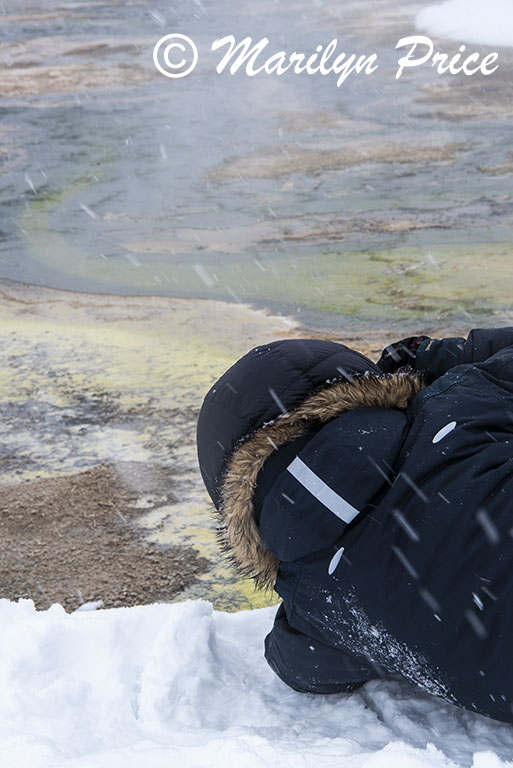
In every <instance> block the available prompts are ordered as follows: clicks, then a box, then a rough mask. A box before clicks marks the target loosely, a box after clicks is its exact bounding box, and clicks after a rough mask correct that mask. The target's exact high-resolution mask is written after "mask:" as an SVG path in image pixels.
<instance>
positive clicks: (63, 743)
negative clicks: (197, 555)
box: [0, 600, 513, 768]
mask: <svg viewBox="0 0 513 768" xmlns="http://www.w3.org/2000/svg"><path fill="white" fill-rule="evenodd" d="M274 611H275V609H274V608H264V609H261V610H255V611H244V612H240V613H235V614H228V613H220V612H216V611H214V610H213V608H212V605H211V604H210V603H208V602H204V601H187V602H184V603H178V604H172V605H169V604H158V605H151V606H141V607H136V608H118V609H113V610H101V611H79V612H76V613H72V614H67V613H65V611H64V610H63V608H61V607H60V606H58V605H54V606H52V608H50V609H49V610H48V611H36V610H35V609H34V605H33V603H32V602H31V601H30V600H21V601H20V602H18V603H13V602H9V601H7V600H0V648H1V653H0V763H1V765H2V766H8V768H28V767H30V768H60V767H61V766H66V767H67V768H141V767H143V768H174V767H175V766H176V768H189V767H190V768H193V767H194V768H203V767H206V768H214V767H215V768H267V766H270V767H272V768H273V767H274V766H276V767H277V768H278V766H279V768H289V766H290V768H292V767H294V768H306V767H307V766H308V768H310V767H311V766H317V765H322V766H323V768H331V767H332V766H333V767H334V766H337V768H340V767H343V768H356V767H357V766H358V767H359V766H365V768H426V766H430V767H431V768H442V767H443V768H454V766H465V767H466V768H467V767H468V768H470V766H472V767H473V768H498V767H499V766H505V765H509V766H511V765H513V763H508V762H504V761H507V760H508V759H510V758H511V757H513V727H511V726H509V725H505V724H501V723H497V722H493V721H491V720H487V719H486V718H483V717H479V716H478V715H474V714H471V713H468V712H464V711H463V710H460V709H457V708H455V707H452V706H450V705H448V704H445V703H444V702H442V701H441V700H439V699H437V698H434V697H430V696H428V695H427V694H422V693H419V692H418V691H417V690H416V689H415V688H413V687H411V686H409V685H408V684H406V683H405V684H399V683H383V682H372V683H368V684H367V685H366V686H364V688H362V689H361V690H360V691H358V692H354V693H353V694H339V695H334V696H314V695H310V694H300V693H296V692H295V691H293V690H291V689H290V688H288V687H287V686H286V685H284V684H283V683H282V682H281V681H280V680H279V679H278V678H277V677H276V676H275V675H274V673H273V672H272V671H271V670H270V669H269V668H268V666H267V664H266V662H265V660H264V658H263V654H262V647H263V639H264V637H265V635H266V633H267V632H268V631H269V628H270V626H271V625H272V620H273V615H274Z"/></svg>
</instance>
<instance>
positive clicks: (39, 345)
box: [0, 0, 513, 610]
mask: <svg viewBox="0 0 513 768" xmlns="http://www.w3.org/2000/svg"><path fill="white" fill-rule="evenodd" d="M423 5H424V3H420V2H416V0H411V2H404V3H401V4H397V3H395V2H392V0H377V2H376V1H374V2H370V1H369V2H362V1H361V0H349V1H348V2H344V3H332V2H318V3H315V4H312V3H307V2H306V0H293V2H291V3H287V4H285V3H277V2H271V0H269V2H267V0H264V2H261V3H259V4H258V8H255V5H254V4H253V3H250V2H249V0H243V1H242V2H241V3H237V5H236V6H234V5H233V4H229V3H224V2H219V1H218V0H216V2H214V0H203V2H198V0H194V2H192V1H191V2H184V3H181V4H180V5H170V4H169V3H167V2H160V1H159V0H155V1H153V0H152V2H150V3H148V2H145V0H132V2H121V0H106V1H105V2H96V1H95V0H83V1H82V2H73V3H71V2H69V3H66V4H65V5H63V4H62V3H60V2H58V0H45V1H44V2H43V0H30V2H29V0H12V2H9V3H6V2H4V3H1V2H0V22H1V28H2V39H1V41H0V68H1V77H0V280H2V282H1V283H0V322H1V325H0V334H1V342H2V343H1V346H0V360H1V365H0V416H1V419H0V483H2V489H1V490H2V494H1V497H0V499H1V500H0V507H1V531H0V534H1V535H2V539H3V541H5V542H8V546H7V547H6V548H5V552H6V554H5V556H3V557H2V561H1V563H0V595H3V596H8V597H16V596H17V595H19V596H31V597H32V598H33V599H34V600H35V601H36V604H37V605H38V606H40V607H46V606H47V605H48V604H49V603H51V602H53V601H55V600H58V601H60V602H62V603H63V604H64V605H65V606H66V607H67V608H68V609H70V610H71V609H74V608H76V607H78V606H79V605H80V604H82V602H88V601H96V600H103V603H104V604H105V605H117V604H132V603H134V602H152V601H154V600H156V599H165V600H175V599H183V598H184V597H205V598H207V599H211V600H213V602H214V604H215V605H216V607H220V608H228V609H231V610H233V609H236V608H240V607H248V606H250V605H261V604H264V603H265V598H262V597H259V598H256V597H255V595H254V594H253V591H252V587H251V585H250V584H249V585H248V584H247V583H244V582H241V581H240V580H238V579H237V577H236V576H235V574H234V573H233V572H232V571H231V570H230V569H229V568H228V567H227V566H226V565H225V564H224V563H223V562H222V560H221V559H220V557H219V553H218V552H217V548H216V544H215V538H214V533H213V520H212V517H211V509H210V506H209V504H208V501H207V498H206V495H205V492H204V491H203V488H202V486H201V480H200V477H199V472H198V469H197V466H196V458H195V446H194V433H195V422H196V418H197V414H198V409H199V406H200V403H201V398H202V395H203V393H204V392H205V391H206V390H207V389H208V387H209V386H210V385H211V383H212V382H213V381H214V380H215V378H216V377H217V376H218V375H220V373H221V372H223V371H224V370H225V369H226V367H228V366H229V365H230V364H231V363H232V362H233V361H234V360H235V359H236V358H237V357H238V356H240V355H241V354H243V353H244V352H245V351H246V350H247V349H249V348H250V347H251V346H254V345H256V344H259V343H262V341H269V340H271V339H275V338H280V337H283V336H289V335H308V336H311V335H321V336H326V337H330V338H334V339H338V340H340V341H343V342H345V343H347V344H350V345H352V346H355V347H356V348H357V349H360V350H361V351H363V352H365V353H367V354H368V355H369V356H370V357H372V358H373V359H376V358H377V357H378V355H379V352H380V350H381V349H382V347H383V346H384V345H385V344H387V343H389V342H390V341H393V340H395V339H397V338H400V337H401V336H403V335H410V334H411V333H414V332H422V333H427V334H429V335H434V336H443V335H459V334H466V332H467V331H468V330H469V329H470V328H471V327H475V326H479V325H493V324H505V323H511V286H512V284H513V259H512V253H511V245H510V243H511V237H512V234H513V186H512V181H511V174H512V172H513V161H512V154H511V138H510V137H511V128H510V124H511V116H512V110H513V106H512V105H513V99H512V95H513V53H512V52H511V51H508V50H501V51H500V57H501V58H500V61H501V66H500V69H499V71H498V72H497V73H495V74H494V75H493V76H492V77H489V78H480V77H478V76H476V77H472V78H454V79H451V78H446V77H445V78H440V77H439V76H438V75H436V74H435V73H434V72H432V71H431V70H430V69H429V68H418V69H417V70H415V71H413V72H408V73H406V74H405V75H404V76H403V78H402V79H401V80H400V81H396V80H395V79H394V75H395V65H396V61H397V53H396V52H395V51H394V48H395V44H396V42H397V40H398V39H399V38H400V37H401V36H403V35H408V34H414V33H415V31H416V30H415V28H414V21H413V19H414V16H415V13H416V11H417V10H418V9H419V8H420V7H422V6H423ZM172 31H179V32H184V33H186V34H189V35H190V36H191V37H193V38H194V39H195V41H196V42H197V44H198V47H199V49H200V63H199V65H198V67H197V69H196V70H195V72H194V73H193V74H192V75H191V76H189V77H188V78H184V79H183V80H176V81H170V80H169V79H167V78H164V77H162V76H161V75H159V73H158V72H157V71H156V70H155V68H154V66H153V62H152V49H153V45H154V43H155V42H156V41H157V40H158V39H159V37H161V36H162V35H163V34H165V33H168V32H172ZM228 33H233V34H235V35H236V36H237V37H238V38H240V39H241V38H242V37H244V36H245V35H248V34H249V35H251V36H252V37H253V39H254V41H256V40H258V39H260V38H261V37H263V36H267V37H269V38H270V40H271V43H270V46H269V50H270V52H275V51H277V50H280V49H285V50H287V51H292V50H294V49H296V50H304V51H305V52H306V51H313V50H315V46H316V45H317V44H319V43H323V44H327V43H328V42H329V41H330V40H331V39H332V38H333V37H338V38H339V40H340V44H339V45H340V46H341V47H343V49H344V50H347V51H348V52H352V51H356V52H358V53H360V52H361V53H368V52H374V51H376V52H378V54H379V58H380V62H381V67H380V70H379V71H378V72H377V73H375V74H374V75H372V76H371V77H368V78H365V77H362V76H359V77H358V78H356V77H355V78H353V79H351V78H350V79H348V80H347V81H346V83H345V84H344V85H342V86H341V88H340V89H338V88H337V87H336V85H335V82H334V81H333V80H332V79H330V78H321V77H314V78H305V77H297V76H294V75H290V76H288V75H287V76H284V77H283V78H274V77H266V76H257V77H255V78H251V80H250V79H249V78H247V77H245V76H244V75H242V74H238V75H235V76H233V77H231V76H229V75H227V74H226V75H217V74H216V73H215V69H214V67H215V63H216V61H217V59H216V58H215V57H214V54H213V53H212V52H211V51H210V50H209V49H210V44H211V42H212V41H213V40H214V39H215V38H216V37H220V36H222V35H225V34H228ZM444 45H445V48H446V49H447V50H454V51H456V50H457V47H458V46H457V45H456V44H455V43H447V42H445V43H444V41H440V46H442V47H443V46H444ZM271 48H272V51H271ZM11 281H21V282H11ZM22 283H24V284H25V285H24V284H22ZM35 286H38V287H37V288H36V287H35ZM44 286H48V287H44ZM55 289H60V290H55ZM85 292H88V293H85ZM221 300H222V301H221ZM224 302H228V303H224ZM247 305H251V306H252V307H254V308H259V309H260V310H261V311H255V309H251V308H250V307H249V306H247ZM287 318H288V319H287Z"/></svg>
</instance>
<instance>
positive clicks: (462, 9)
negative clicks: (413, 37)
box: [415, 0, 513, 46]
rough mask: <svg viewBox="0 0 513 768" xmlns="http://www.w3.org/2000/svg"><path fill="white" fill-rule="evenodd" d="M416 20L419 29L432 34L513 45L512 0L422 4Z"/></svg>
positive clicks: (463, 39) (448, 1) (474, 0)
mask: <svg viewBox="0 0 513 768" xmlns="http://www.w3.org/2000/svg"><path fill="white" fill-rule="evenodd" d="M415 21H416V25H417V27H418V28H419V29H420V30H422V31H423V32H426V33H427V34H428V35H430V36H433V37H435V36H436V37H445V38H449V39H450V40H459V41H461V42H463V43H466V42H468V43H479V44H481V45H490V46H513V2H512V0H486V2H485V0H447V2H445V3H441V4H439V5H430V6H429V7H427V8H423V9H422V10H421V11H420V12H419V13H418V14H417V17H416V20H415Z"/></svg>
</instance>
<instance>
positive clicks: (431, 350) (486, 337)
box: [415, 326, 513, 380]
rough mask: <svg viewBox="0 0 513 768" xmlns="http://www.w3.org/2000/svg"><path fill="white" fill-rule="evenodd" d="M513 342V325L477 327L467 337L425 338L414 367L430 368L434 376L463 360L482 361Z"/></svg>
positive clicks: (429, 371) (459, 363)
mask: <svg viewBox="0 0 513 768" xmlns="http://www.w3.org/2000/svg"><path fill="white" fill-rule="evenodd" d="M512 345H513V326H510V327H507V328H476V329H474V330H472V331H470V333H469V335H468V338H467V339H466V340H465V339H464V338H463V337H459V338H449V339H426V340H425V341H423V342H422V344H420V346H419V349H418V351H417V355H416V358H415V368H416V370H418V371H420V370H423V371H427V373H428V375H429V377H430V378H431V379H432V380H434V379H437V378H438V377H439V376H443V374H444V373H446V372H447V371H448V370H449V368H453V367H454V366H456V365H462V364H464V363H483V362H485V361H486V360H488V358H490V357H492V355H495V353H496V352H499V351H500V350H501V349H504V348H505V347H509V346H512Z"/></svg>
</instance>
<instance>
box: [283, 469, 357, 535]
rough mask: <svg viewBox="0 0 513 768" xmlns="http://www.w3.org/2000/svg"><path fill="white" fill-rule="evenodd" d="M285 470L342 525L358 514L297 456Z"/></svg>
mask: <svg viewBox="0 0 513 768" xmlns="http://www.w3.org/2000/svg"><path fill="white" fill-rule="evenodd" d="M287 470H288V471H289V472H290V474H291V475H292V476H293V477H295V478H296V480H297V481H298V483H301V485H302V486H303V487H304V488H306V490H307V491H309V492H310V493H311V494H312V496H315V498H316V499H317V500H318V501H320V502H321V504H324V506H325V507H327V508H328V509H329V511H330V512H333V514H334V515H336V516H337V517H339V518H340V519H341V520H343V521H344V523H350V522H351V521H352V520H354V519H355V517H356V516H357V515H359V514H360V510H359V509H355V507H353V506H351V504H349V502H348V501H346V500H345V499H343V498H342V496H339V495H338V493H335V491H334V490H332V489H331V488H330V487H329V485H326V483H325V482H324V480H321V478H320V477H319V476H318V475H316V474H315V472H312V470H311V469H310V467H308V466H307V465H306V464H305V462H304V461H302V460H301V459H300V458H299V456H296V458H295V459H294V461H293V462H292V463H291V464H289V466H288V467H287Z"/></svg>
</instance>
